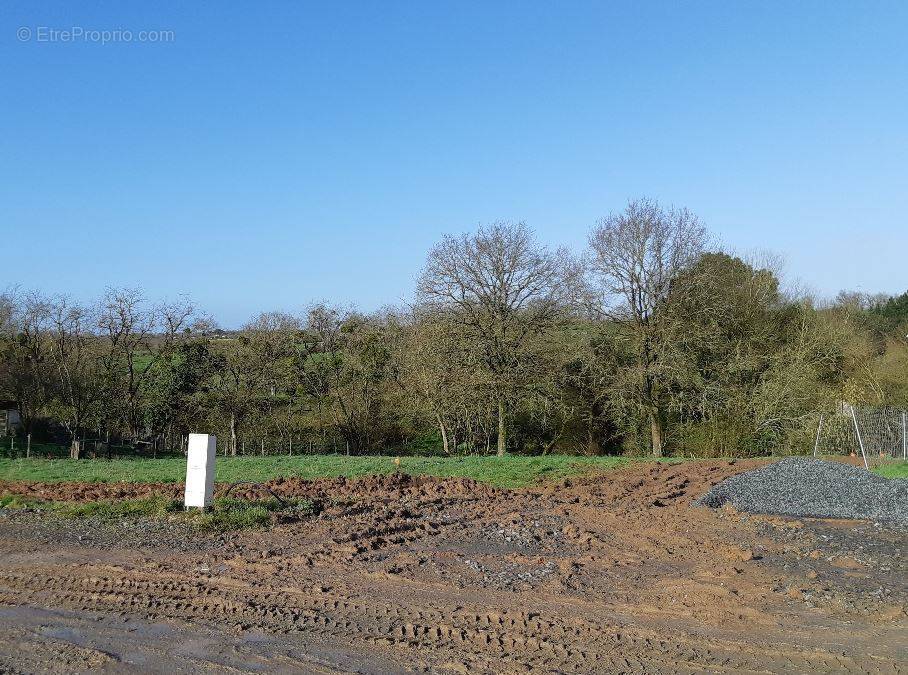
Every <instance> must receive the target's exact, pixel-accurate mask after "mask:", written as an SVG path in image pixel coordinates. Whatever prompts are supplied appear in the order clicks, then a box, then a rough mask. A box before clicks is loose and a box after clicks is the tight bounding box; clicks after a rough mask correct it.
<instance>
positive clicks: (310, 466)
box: [0, 455, 681, 487]
mask: <svg viewBox="0 0 908 675" xmlns="http://www.w3.org/2000/svg"><path fill="white" fill-rule="evenodd" d="M632 461H639V460H632V459H626V458H621V457H575V456H562V455H550V456H546V457H521V456H516V455H515V456H509V457H403V458H401V463H400V467H398V466H396V465H395V464H394V458H393V457H385V456H382V457H376V456H367V457H347V456H345V455H309V456H300V457H218V460H217V480H218V481H224V482H231V481H237V480H255V481H263V480H269V479H271V478H276V477H278V476H299V477H302V478H331V477H335V476H347V477H350V478H354V477H357V476H367V475H374V474H387V473H393V472H394V471H401V472H403V473H409V474H413V475H429V476H443V477H453V476H462V477H466V478H473V479H476V480H481V481H484V482H487V483H491V484H492V485H497V486H499V487H520V486H523V485H529V484H530V483H533V482H535V481H538V480H540V479H558V478H563V477H565V476H570V475H574V474H577V473H582V472H584V471H588V470H596V469H609V468H613V467H615V466H619V465H621V464H627V463H628V462H632ZM664 461H681V460H676V459H674V460H664ZM185 475H186V460H185V459H183V458H182V457H175V458H165V459H115V460H111V461H106V460H84V459H83V460H77V461H73V460H69V459H0V480H31V481H45V482H59V481H75V480H78V481H90V482H117V481H127V482H142V483H144V482H173V481H182V480H183V479H184V477H185Z"/></svg>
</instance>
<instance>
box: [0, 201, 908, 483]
mask: <svg viewBox="0 0 908 675" xmlns="http://www.w3.org/2000/svg"><path fill="white" fill-rule="evenodd" d="M710 241H711V238H710V236H709V233H708V232H707V231H706V229H705V227H704V226H703V225H702V224H701V223H700V222H699V220H698V219H697V218H696V216H694V215H693V214H692V213H690V212H689V211H687V210H683V209H665V208H663V207H661V206H660V205H659V204H658V203H656V202H654V201H651V200H639V201H637V202H632V203H630V204H629V205H628V206H627V208H626V209H624V210H623V211H621V212H619V213H614V214H611V215H609V216H607V217H605V218H603V219H602V220H601V221H600V222H599V223H598V224H597V225H596V227H595V228H594V229H593V230H592V232H591V233H590V246H589V250H588V251H585V252H583V254H582V255H581V254H579V252H578V254H577V255H575V254H573V253H571V252H568V251H565V250H551V249H549V248H547V247H545V246H543V245H541V244H539V243H538V242H537V241H536V239H535V238H534V236H533V233H532V231H531V230H530V229H529V228H528V227H527V226H526V225H524V224H522V223H506V222H500V223H495V224H493V225H491V226H489V227H483V228H480V229H479V231H478V232H476V233H473V234H468V235H462V236H459V237H446V238H445V239H444V240H443V241H442V242H441V243H439V244H438V245H437V246H436V247H434V248H433V249H432V251H430V253H429V255H428V259H427V262H426V265H425V268H424V271H423V273H422V275H421V277H420V279H419V283H418V285H417V289H416V291H417V292H416V296H415V298H414V302H413V305H412V306H411V307H409V308H408V309H406V310H402V309H401V310H384V311H381V312H377V313H374V314H371V315H369V314H363V313H361V312H357V311H354V310H345V309H341V308H339V307H333V306H330V305H327V304H318V305H315V306H313V307H311V308H310V309H309V310H308V311H307V312H306V313H305V314H304V315H303V316H291V315H288V314H285V313H281V312H269V313H264V314H261V315H260V316H258V317H255V318H254V319H253V320H251V321H250V322H249V323H248V324H247V325H246V326H244V327H243V329H242V330H239V331H221V330H218V329H217V328H216V327H215V326H214V324H213V322H212V321H211V320H209V319H207V318H206V317H204V315H202V314H200V313H199V311H198V310H197V309H196V308H194V307H193V306H192V305H191V304H190V303H186V302H181V303H171V304H159V305H152V304H149V303H148V302H147V301H146V300H145V299H144V298H143V297H142V294H141V293H140V292H139V291H137V290H130V289H110V290H108V292H107V293H105V295H104V297H103V298H102V299H101V300H99V301H98V302H96V303H93V304H90V305H82V304H79V303H76V302H74V301H73V300H72V299H69V298H66V297H62V296H58V297H47V296H44V295H42V294H39V293H35V292H26V291H21V290H19V289H10V290H9V291H7V292H5V293H3V294H0V401H7V400H8V401H11V402H12V403H11V405H13V406H14V407H15V408H16V409H17V410H18V412H19V413H20V416H21V419H22V424H23V427H24V428H23V429H22V432H21V436H20V438H18V439H16V441H15V443H13V442H12V441H11V442H10V444H9V446H8V445H7V443H6V440H7V439H3V441H2V442H0V453H2V454H5V455H6V456H20V455H21V454H22V452H23V450H24V448H25V446H26V442H25V436H26V435H30V436H31V440H32V442H33V448H36V451H35V452H34V453H32V454H33V456H46V454H47V453H45V452H42V451H41V450H40V449H39V445H38V444H40V443H63V444H65V445H66V446H67V447H68V448H69V450H68V453H69V455H70V456H71V457H74V458H78V457H85V456H89V457H91V456H95V457H98V458H109V457H112V456H117V455H121V454H124V453H123V450H124V449H126V451H127V452H128V453H129V454H136V455H143V456H155V455H157V454H158V453H162V454H167V453H171V454H179V453H181V452H182V451H184V450H185V447H186V439H187V434H188V433H189V432H192V431H198V432H207V433H215V434H217V436H218V438H219V449H220V450H221V451H224V452H226V454H227V455H228V456H230V457H231V458H233V457H239V456H242V455H247V456H249V455H287V456H289V455H290V454H291V453H292V454H295V455H299V454H324V453H338V454H348V455H355V456H365V455H375V454H381V453H387V454H393V455H403V456H406V455H434V456H444V457H457V456H462V455H471V456H472V455H491V454H497V455H503V454H505V453H510V454H518V455H529V456H536V457H538V456H548V455H550V454H559V455H578V456H601V455H609V456H617V455H625V456H628V455H629V456H642V455H651V456H652V455H655V456H661V455H665V456H678V457H681V456H700V457H711V456H755V455H765V454H773V453H782V454H788V453H801V452H806V451H810V449H811V447H812V436H813V434H815V432H816V427H817V421H818V417H819V414H820V412H825V413H827V414H829V415H831V414H834V413H835V411H836V410H839V409H841V404H842V403H852V404H860V405H875V406H880V405H889V406H896V407H900V408H906V407H908V342H906V334H908V294H905V295H902V296H899V297H897V298H889V297H886V296H866V295H862V294H858V293H842V294H841V295H840V296H839V297H838V298H837V299H836V300H835V301H834V302H831V303H823V302H820V301H818V300H817V299H815V298H811V297H809V296H806V295H803V294H798V293H794V292H792V291H787V290H786V289H785V284H784V280H783V279H781V278H780V275H779V272H778V266H777V265H775V264H774V263H773V262H772V261H771V260H770V261H759V260H745V259H742V258H741V257H738V256H735V255H733V254H731V253H729V252H723V251H721V250H716V249H715V248H713V247H711V245H710ZM317 461H323V460H317ZM324 461H327V460H324ZM331 461H334V460H331ZM338 461H339V460H338ZM364 461H366V462H370V461H375V462H378V461H379V460H376V459H371V458H368V457H367V458H366V459H365V460H364ZM101 466H102V467H103V468H98V469H93V468H90V467H89V468H85V469H82V468H75V467H73V468H72V471H74V472H75V474H78V473H79V472H80V471H88V472H93V471H107V470H109V469H111V467H113V466H115V465H112V464H106V463H105V464H103V465H101ZM132 466H134V467H140V466H141V464H136V465H132ZM223 466H231V464H224V465H223ZM233 466H240V464H234V465H233ZM262 466H264V467H266V469H263V470H267V467H268V466H270V465H268V464H264V465H262ZM225 470H227V469H225ZM244 470H246V471H249V472H250V474H247V475H243V476H242V477H243V478H250V477H254V475H255V471H256V470H255V469H253V468H252V467H251V466H246V467H244ZM178 477H179V476H174V478H173V479H174V480H175V479H176V478H178Z"/></svg>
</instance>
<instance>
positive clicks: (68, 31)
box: [16, 26, 176, 45]
mask: <svg viewBox="0 0 908 675" xmlns="http://www.w3.org/2000/svg"><path fill="white" fill-rule="evenodd" d="M16 37H17V38H18V39H19V42H60V43H72V42H81V43H92V44H101V45H106V44H113V43H118V42H173V41H174V39H175V37H176V36H175V34H174V32H173V31H172V30H137V31H133V30H129V29H126V28H113V29H94V28H85V27H84V26H71V27H69V28H53V27H51V26H35V27H34V28H30V27H29V26H20V27H19V29H18V30H17V31H16Z"/></svg>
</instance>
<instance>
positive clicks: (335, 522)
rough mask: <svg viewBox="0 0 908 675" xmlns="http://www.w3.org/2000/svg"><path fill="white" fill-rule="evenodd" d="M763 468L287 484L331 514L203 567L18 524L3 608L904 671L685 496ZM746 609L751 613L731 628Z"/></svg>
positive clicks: (572, 654) (325, 636)
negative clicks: (789, 595)
mask: <svg viewBox="0 0 908 675" xmlns="http://www.w3.org/2000/svg"><path fill="white" fill-rule="evenodd" d="M754 465H755V464H754V463H747V462H740V463H729V462H715V463H709V464H702V465H691V464H688V465H649V466H641V465H638V466H632V467H629V468H627V469H622V470H618V471H615V472H613V473H611V474H608V475H607V477H605V478H603V477H589V478H587V477H584V478H576V479H569V480H566V481H562V482H561V483H559V484H558V485H554V486H543V487H539V488H533V489H529V490H521V491H507V490H495V489H492V488H488V487H487V486H481V487H477V485H476V484H474V483H472V482H470V481H462V480H457V481H450V482H446V481H441V480H437V479H432V480H421V479H412V478H410V477H401V476H386V477H376V478H375V479H374V480H373V479H364V480H359V481H346V480H342V479H333V480H330V481H296V480H291V481H276V482H275V484H274V489H276V490H277V491H278V492H279V493H280V494H291V495H294V496H307V497H309V498H312V499H316V500H321V501H322V504H323V505H324V508H323V509H322V510H321V514H320V515H319V516H317V517H314V518H312V519H311V520H309V521H307V522H305V523H299V524H296V525H292V526H286V527H283V526H282V527H278V528H275V529H273V530H264V531H250V532H244V533H241V534H237V535H232V536H231V537H229V538H228V539H227V540H225V541H224V542H221V543H216V544H215V545H214V546H211V547H209V548H206V549H205V550H204V555H205V557H206V566H205V569H206V570H209V569H210V570H214V571H211V572H210V573H209V572H207V571H206V572H203V573H199V571H198V570H192V569H190V570H187V561H188V560H190V557H189V556H187V555H186V554H185V553H180V552H179V546H177V545H176V543H175V544H174V546H173V547H172V548H170V549H168V548H167V545H166V544H165V545H163V546H161V547H159V548H156V549H154V552H151V549H148V550H146V554H147V555H150V556H153V558H154V560H155V561H156V562H152V561H151V560H149V559H148V558H147V557H146V558H145V560H144V565H143V561H142V559H141V556H138V557H137V558H136V559H135V561H134V562H132V563H125V562H124V557H123V554H122V551H123V550H126V549H120V550H119V552H118V549H117V548H116V546H114V547H113V548H111V549H110V550H111V553H110V554H109V555H106V558H107V560H109V561H110V564H106V565H101V564H99V563H98V558H97V557H90V554H89V553H86V551H87V550H89V549H87V548H86V546H85V545H84V544H74V546H75V548H73V549H67V550H72V551H74V552H76V551H82V552H83V553H82V555H83V556H86V558H85V559H86V560H87V561H88V562H87V564H71V563H67V564H60V563H59V562H57V563H53V564H51V563H49V562H47V560H46V559H45V561H44V564H41V563H40V561H39V562H38V563H34V562H31V561H29V562H26V561H25V560H23V559H22V558H21V557H18V558H17V557H15V555H19V556H21V547H17V544H16V543H15V539H16V537H18V536H20V535H19V534H18V533H20V532H21V533H22V534H27V528H26V529H22V530H15V532H16V533H17V534H15V535H14V536H13V538H12V539H11V538H9V537H7V538H6V539H2V538H0V555H2V554H3V553H5V552H6V551H7V549H8V550H10V551H12V552H13V553H14V554H15V555H14V556H13V557H11V558H7V559H6V560H7V565H6V567H5V568H0V604H5V605H21V604H29V605H34V606H48V607H52V606H55V605H58V606H62V607H66V608H68V609H73V610H76V611H86V612H109V613H113V614H123V615H127V616H135V617H141V618H148V619H153V620H167V619H181V620H186V621H188V622H190V623H192V622H195V623H197V624H212V625H215V626H218V627H220V628H222V629H228V630H237V631H239V632H243V631H245V630H247V629H256V630H261V631H263V632H265V633H267V634H270V635H274V636H284V637H285V638H286V639H288V640H292V639H293V638H294V636H302V635H305V636H306V638H307V639H308V638H310V637H311V638H312V639H314V640H317V641H322V642H324V644H326V645H327V644H343V643H347V644H351V645H356V646H357V647H358V648H361V650H364V651H367V652H369V653H374V654H382V655H383V656H385V657H386V658H389V659H391V660H392V661H393V662H395V663H400V664H408V665H412V666H413V667H415V668H417V669H419V668H422V669H431V670H433V671H435V672H462V671H464V670H469V671H470V672H489V673H493V672H494V673H512V672H513V673H517V672H521V673H522V672H526V671H527V670H533V671H545V672H584V673H585V672H703V671H704V670H708V671H711V672H766V671H773V672H832V671H835V672H854V673H861V672H899V669H900V668H903V667H904V664H903V663H900V662H899V661H898V660H896V657H897V652H896V651H895V648H894V647H893V645H894V644H895V641H894V640H893V639H892V637H891V636H892V635H893V629H890V632H888V633H886V635H887V640H888V642H887V643H885V644H883V645H882V647H883V648H882V649H873V648H872V647H873V645H874V643H873V641H874V640H875V639H878V638H877V635H876V634H874V633H873V628H872V627H870V625H869V623H866V622H864V623H862V622H861V619H860V618H859V617H856V616H854V617H851V618H853V619H856V620H855V621H854V622H853V623H852V624H830V625H831V626H832V628H833V630H831V631H829V632H828V633H822V632H816V630H815V629H816V627H817V626H818V625H820V624H822V622H823V621H825V618H824V616H825V615H814V616H810V615H808V614H807V613H805V612H804V611H803V608H802V607H800V606H797V607H795V606H794V605H792V604H791V603H789V605H785V604H784V603H785V602H786V601H785V600H783V599H780V598H778V597H771V598H769V599H766V597H767V596H766V591H767V589H766V588H763V587H761V584H765V583H766V581H767V580H769V579H771V578H772V576H773V575H775V574H778V570H775V571H773V572H771V571H770V570H769V569H768V568H764V567H762V566H756V565H755V563H754V562H753V561H751V560H750V559H749V558H747V557H746V556H745V557H744V558H743V559H742V557H741V556H742V555H743V554H745V553H749V551H745V550H744V548H745V543H746V546H750V545H751V542H752V541H753V538H754V537H755V536H756V534H755V528H752V527H750V526H746V525H744V524H741V523H740V522H738V521H737V520H735V519H733V518H728V519H726V520H722V519H721V518H719V517H717V516H716V514H713V513H711V512H705V511H700V510H692V509H689V508H688V506H687V504H688V503H689V501H690V500H691V498H692V497H694V496H698V495H699V494H700V493H702V492H703V491H705V490H706V489H707V488H708V487H709V486H710V485H712V484H714V483H716V482H719V481H721V480H723V479H724V478H726V477H727V476H729V475H731V474H733V473H736V472H738V471H740V470H746V469H748V468H751V467H752V466H754ZM22 489H23V490H25V489H27V486H25V487H22ZM77 492H78V491H77ZM74 494H75V493H74ZM81 494H84V492H78V495H81ZM78 495H77V496H78ZM534 520H538V521H540V522H541V523H542V524H543V528H542V530H537V529H533V527H532V526H531V525H528V523H530V524H532V522H533V521H534ZM17 527H19V526H18V525H17ZM539 531H544V535H543V536H542V537H535V533H536V532H539ZM0 534H2V532H0ZM51 541H53V540H51ZM767 545H768V544H767ZM26 549H27V546H26ZM52 550H53V549H52ZM477 556H478V557H479V558H480V559H481V560H482V562H483V566H485V567H488V566H489V565H494V564H495V563H496V561H498V562H499V563H501V564H504V563H508V564H511V563H515V561H516V563H519V564H530V562H532V559H533V558H534V556H537V557H538V558H539V559H540V560H545V561H554V562H555V563H557V564H556V566H555V569H556V571H555V572H554V573H553V574H552V575H551V576H548V577H546V578H545V579H544V580H541V581H539V582H534V584H531V585H530V586H532V587H531V588H523V589H509V590H507V591H505V590H503V589H501V588H497V587H495V586H494V584H493V585H491V586H489V585H487V584H484V583H483V582H482V578H481V577H482V575H481V574H479V573H475V572H473V571H471V570H470V569H469V568H468V566H467V565H466V564H465V563H466V562H468V560H467V559H468V558H472V559H473V560H475V559H476V557H477ZM0 560H2V558H0ZM13 560H15V562H14V564H12V565H10V564H8V563H9V562H10V561H13ZM208 563H210V565H209V564H208ZM516 563H515V564H516ZM184 572H185V576H179V575H181V574H184ZM745 572H746V573H745ZM685 580H686V581H685ZM676 600H677V604H675V602H676ZM737 613H741V614H744V615H748V616H749V617H750V618H749V619H748V620H749V621H750V622H749V623H747V622H745V621H743V620H742V621H740V622H738V623H736V624H734V625H732V626H730V627H727V626H725V625H723V624H724V623H725V621H726V618H727V617H731V616H733V615H734V614H737ZM626 617H631V618H626ZM753 617H758V618H759V619H760V622H759V623H757V622H756V620H755V619H754V618H753ZM802 620H803V622H804V623H803V625H802V623H801V621H802ZM894 625H896V626H897V625H902V624H900V623H899V624H894ZM822 627H823V628H826V627H827V625H822ZM747 628H750V629H751V630H750V631H747ZM811 631H814V632H811ZM824 640H834V641H838V642H840V643H841V644H842V645H845V646H844V647H840V646H837V647H836V648H835V651H834V650H833V649H831V648H827V647H826V646H825V644H824ZM868 646H869V647H871V649H867V647H868ZM840 649H844V651H840ZM894 655H895V656H894Z"/></svg>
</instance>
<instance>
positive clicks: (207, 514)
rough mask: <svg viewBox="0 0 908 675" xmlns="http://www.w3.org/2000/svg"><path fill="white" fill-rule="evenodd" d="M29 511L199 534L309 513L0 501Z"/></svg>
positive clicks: (249, 506) (291, 504)
mask: <svg viewBox="0 0 908 675" xmlns="http://www.w3.org/2000/svg"><path fill="white" fill-rule="evenodd" d="M4 508H6V509H22V508H32V509H41V510H42V511H44V512H46V513H48V514H50V515H52V516H56V517H58V518H74V519H78V518H91V519H93V520H98V521H102V522H108V523H112V522H118V521H122V520H141V519H152V520H169V521H173V522H177V523H183V524H185V525H188V526H189V527H193V528H196V529H200V530H217V531H228V530H239V529H246V528H253V527H264V526H266V525H269V524H270V523H271V520H272V515H275V514H277V515H280V514H283V515H287V516H295V517H300V516H305V515H309V514H311V513H312V503H311V502H309V501H308V500H305V499H301V500H292V499H291V500H284V503H281V502H279V501H278V500H277V499H266V500H261V501H255V502H249V501H245V500H242V499H229V498H228V499H223V498H221V499H216V500H215V502H214V508H213V509H211V510H209V511H199V510H191V511H185V510H184V509H183V505H182V504H181V503H180V502H179V501H176V500H171V499H164V498H160V497H158V498H150V499H126V500H120V501H109V502H108V501H99V502H78V503H77V502H53V501H47V502H46V501H39V500H35V499H30V498H27V497H21V496H18V495H4V496H2V497H0V509H4Z"/></svg>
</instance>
